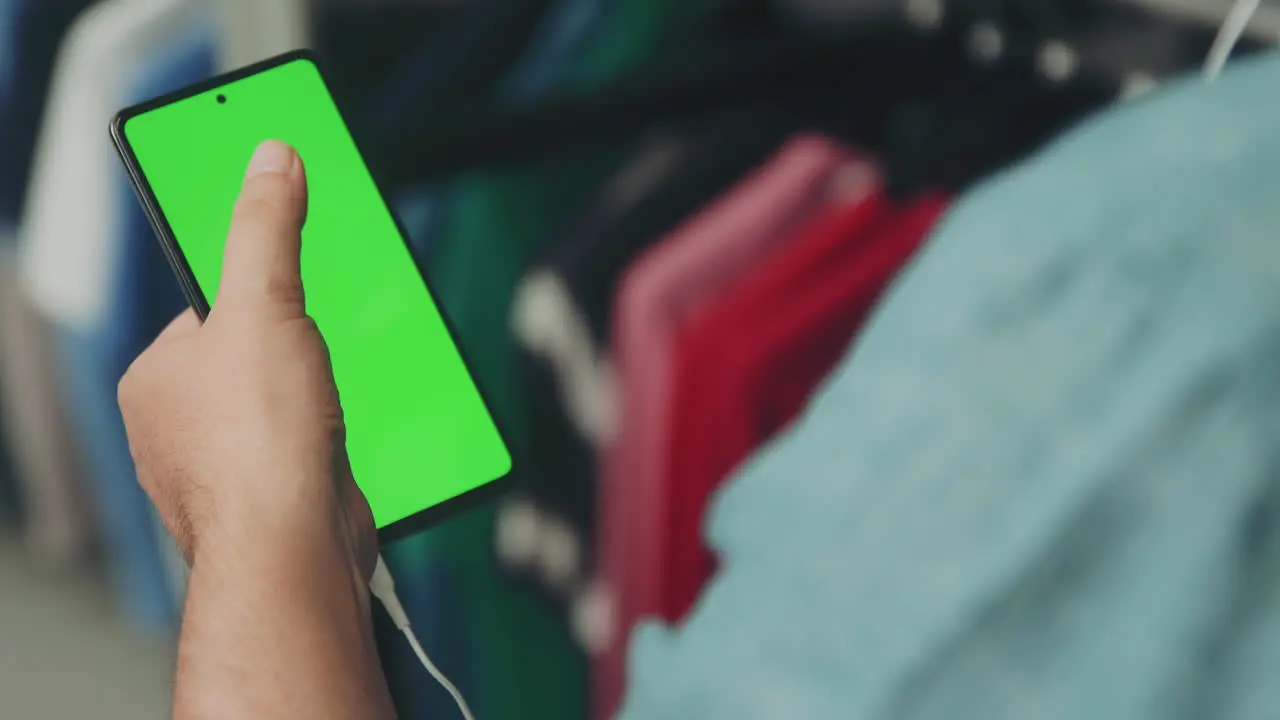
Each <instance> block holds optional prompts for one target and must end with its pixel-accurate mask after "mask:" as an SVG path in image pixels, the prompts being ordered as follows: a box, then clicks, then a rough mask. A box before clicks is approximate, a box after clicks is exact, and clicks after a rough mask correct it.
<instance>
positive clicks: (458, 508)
mask: <svg viewBox="0 0 1280 720" xmlns="http://www.w3.org/2000/svg"><path fill="white" fill-rule="evenodd" d="M300 60H301V61H305V62H309V63H311V64H312V65H313V66H314V67H315V68H316V71H317V72H318V73H319V74H320V77H321V79H322V81H323V82H324V84H325V87H326V89H328V88H329V87H331V85H330V83H329V76H328V75H327V74H326V73H325V70H324V65H323V63H322V62H321V61H320V58H319V56H318V55H317V54H316V53H315V52H313V51H311V50H306V49H302V50H292V51H289V52H286V53H282V54H280V55H276V56H274V57H270V58H267V59H266V60H262V61H259V62H256V63H253V64H252V65H247V66H245V67H242V68H239V69H236V70H232V71H230V72H226V73H222V74H220V75H217V76H215V77H212V78H209V79H208V80H205V81H203V82H199V83H195V84H193V85H189V86H186V87H183V88H181V89H178V90H175V91H173V92H170V93H166V94H164V95H161V96H159V97H156V98H153V99H151V100H147V101H146V102H142V103H138V104H136V105H132V106H130V107H127V108H125V109H123V110H121V111H120V112H118V113H116V116H115V117H114V118H113V119H112V120H111V128H110V134H111V142H112V144H113V145H114V146H115V148H116V152H117V153H118V154H119V156H120V160H121V162H122V163H124V166H125V170H126V171H127V172H128V175H129V184H130V185H132V186H133V190H134V192H135V193H136V194H137V196H138V200H139V202H141V203H142V208H143V211H144V212H145V213H146V215H147V219H148V220H149V221H150V222H151V227H152V229H153V230H154V231H155V234H156V237H157V239H159V241H160V247H161V249H163V251H164V254H165V257H166V258H168V260H169V266H170V267H172V268H173V272H174V274H175V275H176V276H177V278H178V283H179V284H180V285H181V286H182V292H183V294H184V295H185V296H186V298H187V302H188V303H190V304H191V307H192V308H193V309H194V310H195V311H196V314H197V315H199V316H200V319H201V321H203V320H204V319H205V318H207V317H208V316H209V310H210V307H209V302H208V299H207V298H205V296H204V293H203V292H201V290H200V286H199V285H198V284H197V282H196V278H195V275H194V273H192V272H191V266H190V265H188V264H187V260H186V257H185V256H184V255H183V254H182V251H181V249H180V248H179V247H178V243H177V240H176V238H175V237H174V234H173V229H172V228H171V227H170V225H169V221H168V219H167V218H166V217H165V215H164V212H163V211H162V210H161V209H160V203H159V202H158V201H157V200H156V197H155V193H153V192H152V190H151V185H150V183H148V182H147V179H146V174H145V173H144V172H143V171H142V167H141V165H140V164H139V163H138V158H137V156H136V155H135V154H134V152H133V148H132V147H131V146H130V145H129V140H128V138H127V137H126V136H125V132H124V127H125V124H126V123H127V122H128V121H129V120H130V119H131V118H134V117H136V116H138V115H141V114H144V113H147V112H150V111H152V110H155V109H157V108H161V107H164V106H165V105H169V104H171V103H174V102H178V101H179V100H185V99H186V98H189V97H191V96H193V95H199V94H201V93H206V92H208V91H210V90H213V89H216V88H219V87H222V86H225V85H228V84H230V83H233V82H236V81H237V80H242V79H244V78H246V77H249V76H251V75H256V74H258V73H261V72H264V71H267V70H271V69H272V68H276V67H279V66H281V65H287V64H288V63H291V62H297V61H300ZM338 114H339V117H341V118H342V122H343V124H344V125H346V126H347V130H348V132H350V127H351V126H350V124H349V123H348V122H347V118H346V116H345V115H344V114H343V113H342V109H341V108H338ZM353 140H354V141H355V143H356V150H357V152H361V156H362V157H363V151H362V150H361V148H360V142H359V139H358V138H355V137H354V134H353ZM371 174H372V173H371ZM373 182H374V186H375V188H376V189H377V191H378V196H379V197H380V198H381V200H382V203H383V205H384V206H386V208H387V212H389V213H391V217H392V219H393V220H394V222H395V224H396V229H397V230H398V231H399V233H400V239H401V241H402V242H404V243H405V245H406V247H407V248H408V249H409V255H410V257H412V258H413V262H414V266H415V267H416V268H417V270H418V274H419V275H420V276H421V277H422V283H423V286H424V287H425V288H426V291H427V294H428V295H429V296H430V297H431V301H432V302H433V303H435V306H436V308H437V309H438V311H439V312H440V315H441V317H442V318H443V320H444V323H445V327H446V328H447V329H448V331H449V335H450V337H452V338H453V342H454V346H455V347H457V349H458V352H459V354H460V355H461V356H462V362H463V364H464V365H465V366H466V368H467V372H468V373H469V374H470V375H471V380H472V382H473V383H475V385H476V389H477V391H478V392H479V394H480V399H481V402H482V403H483V404H484V407H485V410H486V411H487V412H488V413H489V417H490V418H492V419H493V422H494V425H495V426H496V427H497V429H498V434H499V435H500V436H501V437H502V440H503V443H505V444H506V446H507V452H508V454H509V455H510V457H511V468H510V469H509V470H508V471H507V473H506V474H505V475H503V476H502V477H499V478H496V479H494V480H491V481H489V482H487V483H485V484H484V485H481V486H479V487H476V488H473V489H471V490H468V491H467V492H465V493H463V494H461V495H457V496H455V497H452V498H450V499H448V500H446V501H444V502H442V503H439V504H437V505H433V506H431V507H429V508H426V509H424V510H421V511H419V512H417V513H414V514H413V515H410V516H409V517H407V518H404V519H401V520H398V521H396V522H394V523H392V524H390V525H388V526H386V527H384V528H381V529H380V530H378V540H379V541H380V542H384V543H389V542H392V541H394V540H397V539H400V538H403V537H407V536H409V535H413V534H416V533H418V532H421V531H423V530H426V529H428V528H430V527H432V526H435V525H438V524H439V523H441V522H444V521H445V520H448V519H450V518H453V517H457V516H458V515H461V514H463V513H465V512H467V511H468V510H473V509H475V508H477V507H479V506H481V505H483V504H485V503H488V502H490V501H492V500H493V499H495V498H497V497H498V496H499V495H501V494H502V493H503V492H505V491H506V490H508V489H509V486H510V485H511V482H512V479H513V478H514V477H515V473H516V467H517V466H518V464H519V461H518V459H517V457H516V453H515V449H514V447H513V446H512V443H511V440H510V437H511V436H510V435H509V434H508V433H507V430H506V427H505V425H504V423H503V422H502V420H501V419H500V418H499V417H498V416H497V414H496V413H494V411H493V407H494V406H493V402H492V401H491V400H490V396H489V395H488V393H486V392H485V389H484V387H483V384H482V383H481V382H480V378H478V377H477V376H476V374H475V371H474V369H473V367H474V365H473V364H472V363H471V359H470V357H469V356H468V355H467V352H466V348H464V347H462V343H461V342H460V341H459V339H458V337H459V336H458V332H457V329H456V327H455V325H454V322H453V320H452V318H450V317H449V313H448V312H447V311H446V310H445V308H444V306H443V305H442V304H441V303H440V300H439V297H438V296H437V295H436V292H435V290H434V288H432V287H431V283H430V281H429V280H428V278H427V273H426V271H425V268H423V267H422V263H421V262H420V261H419V260H418V257H417V255H416V254H415V253H413V249H412V247H411V246H409V235H408V233H407V232H405V228H404V224H403V223H402V222H401V221H400V217H399V216H398V215H397V214H396V212H395V209H394V208H393V207H392V206H391V203H389V202H387V194H386V193H385V192H384V191H383V188H382V186H381V184H380V183H378V180H377V178H374V181H373ZM228 212H230V209H229V208H228Z"/></svg>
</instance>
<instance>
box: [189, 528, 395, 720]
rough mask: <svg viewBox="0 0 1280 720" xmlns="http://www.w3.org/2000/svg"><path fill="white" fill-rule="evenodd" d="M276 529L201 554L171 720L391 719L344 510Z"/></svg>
mask: <svg viewBox="0 0 1280 720" xmlns="http://www.w3.org/2000/svg"><path fill="white" fill-rule="evenodd" d="M269 522H270V526H271V527H270V532H264V531H263V528H262V527H258V528H250V527H241V528H238V529H237V528H224V529H221V530H220V531H219V532H218V533H216V534H214V533H210V536H209V537H207V538H205V539H204V540H202V543H201V546H200V548H199V549H198V550H197V556H196V558H195V559H194V562H193V568H192V574H191V582H190V586H189V589H188V596H187V607H186V613H185V616H184V620H183V628H182V636H181V640H180V642H179V650H178V674H177V679H176V687H175V705H174V716H175V717H176V718H178V719H179V720H187V719H194V718H199V719H203V718H228V717H237V718H239V717H243V718H267V717H269V718H308V719H310V718H341V719H346V718H352V719H355V718H359V719H360V720H366V719H368V720H384V719H386V718H393V717H394V715H395V713H394V710H393V708H392V705H391V700H390V695H389V693H388V691H387V687H386V682H385V680H384V679H383V675H382V671H381V667H380V663H379V660H378V655H377V649H376V647H375V644H374V639H373V628H372V622H371V616H370V598H369V591H368V588H367V586H366V585H365V583H364V581H363V579H362V578H361V577H360V576H359V572H358V570H357V569H356V568H357V566H356V560H355V552H354V548H353V546H352V542H351V539H350V538H349V537H348V534H347V531H346V526H345V523H344V522H343V521H342V520H341V518H340V510H339V509H338V508H336V507H334V508H326V509H325V510H324V511H323V512H312V511H308V512H298V513H290V514H289V517H274V518H272V519H271V520H270V521H269ZM246 524H247V523H246ZM264 537H267V538H269V539H268V540H267V541H265V542H264V541H263V538H264Z"/></svg>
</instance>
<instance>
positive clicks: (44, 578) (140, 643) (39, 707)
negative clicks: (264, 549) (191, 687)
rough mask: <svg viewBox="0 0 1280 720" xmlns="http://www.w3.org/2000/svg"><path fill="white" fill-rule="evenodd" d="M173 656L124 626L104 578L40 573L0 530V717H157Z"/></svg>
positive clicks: (164, 703)
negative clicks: (114, 610) (100, 580)
mask: <svg viewBox="0 0 1280 720" xmlns="http://www.w3.org/2000/svg"><path fill="white" fill-rule="evenodd" d="M172 656H173V655H172V649H171V647H170V645H169V643H167V642H163V641H148V640H147V639H145V638H141V637H138V636H137V635H136V634H134V633H132V632H130V631H129V630H128V629H127V628H126V627H124V626H123V624H122V623H121V622H120V620H119V619H118V617H117V616H116V615H115V614H114V612H113V611H112V608H111V603H110V599H109V597H108V595H107V592H106V589H105V588H104V587H103V585H102V583H101V582H98V581H95V579H94V578H92V577H89V576H88V574H87V573H82V574H79V575H75V576H53V575H50V574H48V573H43V572H41V571H39V570H37V569H35V568H33V567H32V566H31V565H30V563H28V562H27V561H26V559H25V558H24V556H23V555H22V553H21V552H20V550H19V548H18V547H17V545H16V543H15V542H14V541H13V540H11V539H9V538H6V537H0V717H3V718H5V719H6V720H45V719H46V718H47V719H48V720H78V719H79V718H93V719H94V720H149V719H151V718H155V719H156V720H161V719H162V718H165V717H168V714H169V712H168V711H169V707H168V706H169V692H170V685H171V682H172V670H171V669H170V668H171V665H172Z"/></svg>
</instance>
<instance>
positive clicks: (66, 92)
mask: <svg viewBox="0 0 1280 720" xmlns="http://www.w3.org/2000/svg"><path fill="white" fill-rule="evenodd" d="M201 11H202V8H201V4H200V3H198V2H194V1H193V0H105V1H104V2H101V3H98V4H96V5H94V6H92V7H90V8H89V9H88V10H86V11H85V12H84V14H82V15H81V16H80V17H79V18H77V19H76V21H75V23H74V24H73V25H72V27H71V29H70V30H69V32H68V33H67V37H66V38H65V39H64V41H63V43H62V47H61V49H60V51H59V55H58V59H57V63H56V65H55V68H54V75H53V83H52V87H51V89H50V93H49V105H48V108H47V112H46V114H45V120H44V125H43V127H41V129H40V136H39V140H38V142H37V145H36V153H35V160H34V163H33V166H32V172H31V185H30V188H29V190H28V193H27V202H26V206H25V208H24V209H23V215H22V220H21V225H20V229H19V234H18V262H19V273H20V276H21V279H22V283H23V285H24V287H25V290H26V292H27V293H28V294H29V295H30V297H31V298H32V300H33V302H34V304H35V306H36V308H38V309H39V310H40V312H42V313H43V314H45V315H46V317H47V318H49V319H50V320H52V321H53V322H55V323H56V324H58V325H60V326H63V327H69V328H72V329H87V328H91V327H93V326H94V325H96V324H98V323H100V322H102V320H103V319H104V317H105V314H106V313H107V312H109V308H110V302H111V297H112V293H113V292H114V289H115V288H114V283H113V278H114V276H115V274H116V272H117V267H116V265H117V261H118V257H119V255H120V248H119V247H117V245H118V244H119V241H120V237H121V233H120V223H121V222H122V220H121V217H120V207H121V198H120V186H119V184H118V182H117V181H118V179H119V178H120V175H119V174H118V173H121V172H123V171H122V169H121V168H120V165H119V161H118V160H117V159H116V157H115V151H114V150H113V149H112V147H111V142H110V140H109V139H108V135H107V128H108V125H109V123H110V121H111V118H112V117H113V116H114V115H115V113H116V112H117V111H119V110H120V109H121V107H122V106H123V105H124V104H125V103H126V102H127V101H128V90H129V86H130V83H132V82H133V81H134V80H136V78H137V77H138V73H139V72H140V70H141V67H140V66H141V64H142V63H143V62H145V60H146V59H147V58H148V57H149V56H151V54H152V53H154V52H155V51H156V50H157V48H158V47H159V46H160V45H161V44H162V43H164V42H165V41H166V40H168V39H170V38H172V37H173V36H174V35H175V34H176V33H178V32H180V31H182V30H185V29H187V28H190V27H192V25H193V24H194V23H195V22H197V21H198V20H199V19H200V18H202V17H203V15H202V13H201Z"/></svg>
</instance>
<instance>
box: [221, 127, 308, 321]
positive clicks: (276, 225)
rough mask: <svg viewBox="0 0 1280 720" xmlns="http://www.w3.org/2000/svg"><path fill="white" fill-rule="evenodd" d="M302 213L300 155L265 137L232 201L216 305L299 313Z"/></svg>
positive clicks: (303, 186) (304, 190) (303, 181)
mask: <svg viewBox="0 0 1280 720" xmlns="http://www.w3.org/2000/svg"><path fill="white" fill-rule="evenodd" d="M306 216H307V180H306V175H305V173H304V171H303V168H302V158H300V157H298V153H297V152H295V151H294V149H293V148H291V147H289V146H288V145H286V144H284V143H282V142H280V141H279V140H267V141H266V142H264V143H262V144H261V145H259V146H258V148H257V150H256V151H254V153H253V159H252V160H250V161H249V168H248V170H247V171H246V172H245V179H244V186H243V187H242V188H241V190H240V198H239V200H237V201H236V207H235V212H234V214H233V215H232V219H231V231H230V232H229V233H228V235H227V244H226V248H225V249H224V250H223V259H222V281H221V284H220V286H219V288H218V299H217V304H223V303H227V304H231V305H236V306H244V307H250V308H254V311H255V312H268V313H271V314H274V315H277V316H301V315H303V314H304V313H305V312H306V308H305V305H304V302H303V294H302V271H301V259H300V256H301V252H302V224H303V222H304V221H305V220H306Z"/></svg>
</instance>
